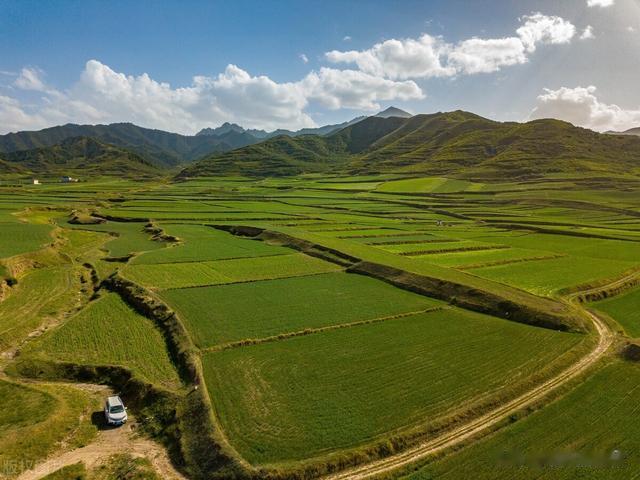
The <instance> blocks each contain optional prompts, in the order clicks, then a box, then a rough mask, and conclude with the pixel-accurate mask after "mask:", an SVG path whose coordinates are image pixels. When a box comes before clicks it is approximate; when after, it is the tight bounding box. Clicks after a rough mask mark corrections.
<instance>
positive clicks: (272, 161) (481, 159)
mask: <svg viewBox="0 0 640 480" xmlns="http://www.w3.org/2000/svg"><path fill="white" fill-rule="evenodd" d="M639 167H640V139H638V138H635V137H633V136H614V135H604V134H599V133H596V132H593V131H591V130H587V129H583V128H579V127H574V126H573V125H571V124H569V123H566V122H562V121H559V120H552V119H544V120H535V121H531V122H527V123H515V122H507V123H501V122H495V121H492V120H488V119H486V118H483V117H480V116H478V115H475V114H472V113H468V112H463V111H455V112H448V113H435V114H428V115H415V116H412V117H408V118H403V117H397V116H391V117H388V118H383V117H378V116H375V117H369V118H367V119H365V120H362V121H360V122H358V123H356V124H354V125H351V126H349V127H347V128H344V129H342V130H340V131H338V132H335V133H333V134H331V135H329V136H326V137H322V136H317V135H314V136H304V137H297V138H287V140H283V139H282V138H280V137H278V138H276V139H271V140H267V141H265V142H262V143H260V144H257V145H252V146H250V147H246V148H241V149H237V150H234V151H231V152H226V153H223V154H213V155H210V156H208V157H206V158H205V159H203V160H201V161H199V162H197V163H196V164H194V165H193V166H190V167H188V168H186V169H185V170H184V171H183V172H181V174H180V176H181V177H190V176H201V175H225V174H234V175H237V174H243V175H254V176H270V175H295V174H299V173H307V172H317V171H323V170H333V171H345V172H350V173H355V174H370V173H387V172H395V173H411V174H414V173H419V174H425V175H448V176H456V177H465V178H474V179H486V180H492V179H493V180H498V179H504V178H507V177H508V178H515V177H517V178H527V177H531V176H544V175H549V174H554V173H579V172H585V171H590V172H601V173H617V174H627V173H632V172H636V171H637V169H638V168H639Z"/></svg>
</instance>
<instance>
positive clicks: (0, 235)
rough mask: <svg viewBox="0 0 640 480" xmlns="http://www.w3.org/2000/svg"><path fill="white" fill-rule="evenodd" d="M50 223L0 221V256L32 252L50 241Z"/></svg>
mask: <svg viewBox="0 0 640 480" xmlns="http://www.w3.org/2000/svg"><path fill="white" fill-rule="evenodd" d="M51 230H52V229H51V225H42V224H33V223H20V222H17V221H16V222H12V223H9V222H2V221H0V258H5V257H11V256H13V255H18V254H20V253H27V252H32V251H34V250H38V249H40V248H42V247H44V246H45V245H47V244H49V243H51V241H52V238H51V236H50V233H51Z"/></svg>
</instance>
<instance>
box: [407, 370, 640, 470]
mask: <svg viewBox="0 0 640 480" xmlns="http://www.w3.org/2000/svg"><path fill="white" fill-rule="evenodd" d="M639 385H640V368H638V365H634V364H630V363H624V362H614V363H612V364H610V365H608V366H607V367H606V368H603V369H601V370H600V371H598V372H597V373H595V374H594V375H593V376H592V377H590V378H588V379H586V380H585V381H583V382H582V383H581V384H580V385H579V386H578V387H577V388H576V389H575V390H573V391H572V392H571V393H569V394H568V395H566V396H565V397H563V398H562V399H560V400H558V401H556V402H555V403H553V404H552V405H549V406H547V407H545V408H544V409H542V410H540V411H538V412H536V413H534V414H532V415H531V416H529V417H527V418H525V419H524V420H521V421H519V422H517V423H515V424H514V425H512V426H510V427H507V428H506V429H505V430H503V431H500V432H498V433H496V434H494V435H493V436H491V437H489V438H487V439H486V440H484V441H481V442H477V443H476V444H475V445H473V446H470V447H469V448H466V449H464V450H462V451H461V452H460V453H457V454H454V455H452V456H450V457H448V458H446V459H444V460H442V461H440V462H437V463H435V464H433V465H428V466H426V467H424V468H423V469H421V470H419V471H418V472H416V473H414V474H412V475H409V476H407V477H404V478H406V479H407V480H409V479H410V480H431V479H435V478H437V479H438V480H440V479H442V480H449V479H451V480H453V479H460V478H474V479H478V480H485V479H486V480H490V479H495V478H501V479H514V480H516V479H517V480H521V479H522V480H526V479H532V480H533V479H548V480H569V479H575V478H585V479H598V480H600V479H602V480H606V479H611V480H614V479H622V478H634V476H635V475H637V471H638V469H637V466H638V464H639V463H640V435H639V434H638V429H637V428H636V427H637V425H636V423H635V422H633V421H631V419H633V418H635V417H636V415H637V409H638V402H637V396H638V389H639V388H640V387H639ZM614 450H618V451H619V452H620V454H619V457H620V460H615V458H616V457H617V456H616V455H614V456H613V459H612V453H613V452H614Z"/></svg>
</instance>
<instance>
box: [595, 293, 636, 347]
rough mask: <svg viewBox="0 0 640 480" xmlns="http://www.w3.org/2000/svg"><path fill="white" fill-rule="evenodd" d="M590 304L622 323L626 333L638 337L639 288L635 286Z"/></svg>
mask: <svg viewBox="0 0 640 480" xmlns="http://www.w3.org/2000/svg"><path fill="white" fill-rule="evenodd" d="M592 305H593V306H594V307H595V308H597V309H598V310H602V311H603V312H605V313H607V314H609V315H610V316H611V317H613V319H614V320H616V321H617V322H618V323H619V324H620V325H622V328H624V330H625V332H627V335H629V336H630V337H635V338H637V337H640V289H638V288H636V289H635V290H630V291H629V292H627V293H625V294H623V295H618V296H615V297H611V298H608V299H606V300H602V301H600V302H595V303H593V304H592Z"/></svg>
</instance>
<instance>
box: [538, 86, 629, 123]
mask: <svg viewBox="0 0 640 480" xmlns="http://www.w3.org/2000/svg"><path fill="white" fill-rule="evenodd" d="M596 90H597V89H596V87H594V86H589V87H576V88H567V87H562V88H559V89H557V90H551V89H545V90H544V93H543V94H542V95H540V96H538V98H537V102H536V107H535V108H534V109H533V111H532V112H531V115H530V117H531V118H559V119H561V120H565V121H567V122H571V123H573V124H574V125H580V126H582V127H586V128H591V129H593V130H599V131H605V130H616V131H622V130H627V129H629V128H632V127H638V126H640V109H638V110H626V109H623V108H621V107H619V106H618V105H615V104H607V103H603V102H601V101H600V100H598V98H597V96H596Z"/></svg>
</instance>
